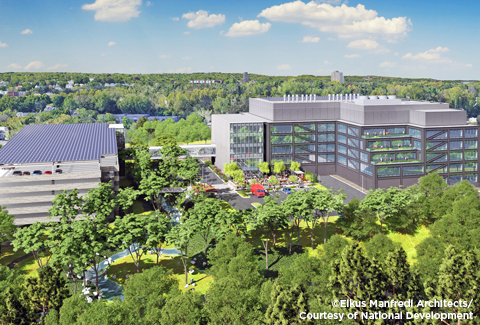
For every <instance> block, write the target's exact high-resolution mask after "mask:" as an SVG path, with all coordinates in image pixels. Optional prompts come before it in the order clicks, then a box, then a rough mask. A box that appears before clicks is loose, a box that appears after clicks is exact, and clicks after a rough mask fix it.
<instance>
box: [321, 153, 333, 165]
mask: <svg viewBox="0 0 480 325" xmlns="http://www.w3.org/2000/svg"><path fill="white" fill-rule="evenodd" d="M318 162H319V163H332V162H335V154H321V155H318Z"/></svg>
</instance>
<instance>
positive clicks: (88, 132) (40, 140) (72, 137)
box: [0, 123, 117, 164]
mask: <svg viewBox="0 0 480 325" xmlns="http://www.w3.org/2000/svg"><path fill="white" fill-rule="evenodd" d="M116 153H117V139H116V135H115V129H111V128H109V127H108V124H107V123H88V124H43V125H27V126H25V127H24V128H23V129H22V130H20V132H18V133H17V134H16V135H15V136H14V137H13V139H12V140H10V141H8V142H7V144H6V145H5V146H4V147H3V148H2V149H0V164H14V163H37V162H53V161H74V160H99V159H100V158H101V155H103V154H116Z"/></svg>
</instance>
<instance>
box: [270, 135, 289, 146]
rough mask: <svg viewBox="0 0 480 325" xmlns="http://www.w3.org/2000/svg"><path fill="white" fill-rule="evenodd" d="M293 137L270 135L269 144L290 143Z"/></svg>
mask: <svg viewBox="0 0 480 325" xmlns="http://www.w3.org/2000/svg"><path fill="white" fill-rule="evenodd" d="M292 140H293V137H292V136H291V135H271V136H270V143H271V144H277V143H292V142H293V141H292Z"/></svg>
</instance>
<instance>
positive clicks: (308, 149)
mask: <svg viewBox="0 0 480 325" xmlns="http://www.w3.org/2000/svg"><path fill="white" fill-rule="evenodd" d="M311 151H315V145H314V144H310V145H305V146H295V153H310V152H311Z"/></svg>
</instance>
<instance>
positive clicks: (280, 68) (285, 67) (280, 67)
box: [277, 64, 291, 70]
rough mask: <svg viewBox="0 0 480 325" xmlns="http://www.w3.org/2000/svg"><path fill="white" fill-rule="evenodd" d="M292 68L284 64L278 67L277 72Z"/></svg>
mask: <svg viewBox="0 0 480 325" xmlns="http://www.w3.org/2000/svg"><path fill="white" fill-rule="evenodd" d="M290 69H291V67H290V65H289V64H282V65H279V66H278V67H277V70H290Z"/></svg>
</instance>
